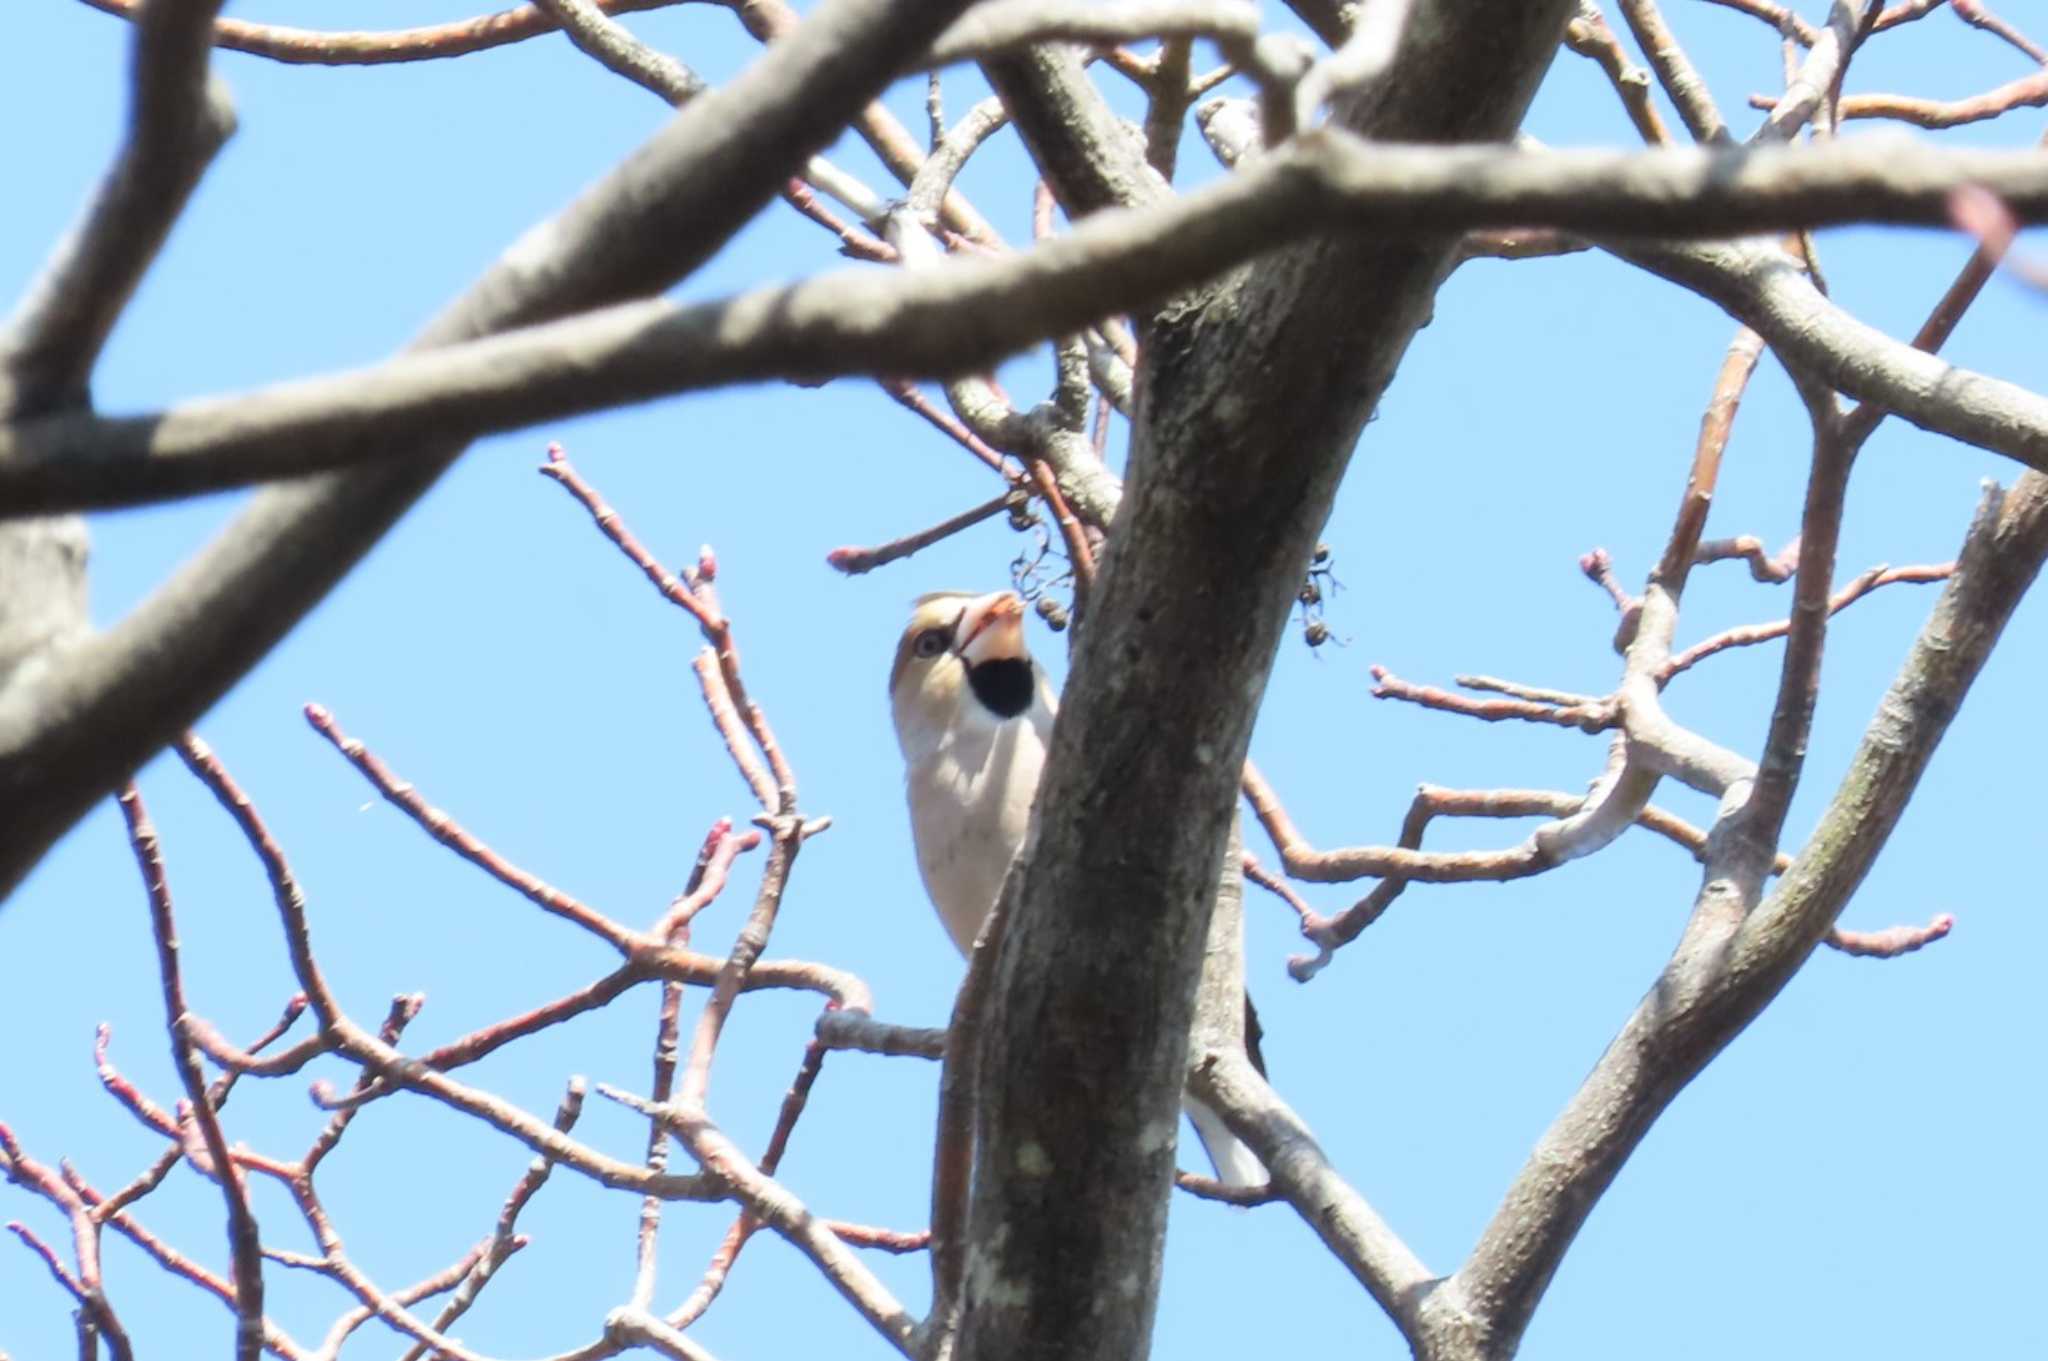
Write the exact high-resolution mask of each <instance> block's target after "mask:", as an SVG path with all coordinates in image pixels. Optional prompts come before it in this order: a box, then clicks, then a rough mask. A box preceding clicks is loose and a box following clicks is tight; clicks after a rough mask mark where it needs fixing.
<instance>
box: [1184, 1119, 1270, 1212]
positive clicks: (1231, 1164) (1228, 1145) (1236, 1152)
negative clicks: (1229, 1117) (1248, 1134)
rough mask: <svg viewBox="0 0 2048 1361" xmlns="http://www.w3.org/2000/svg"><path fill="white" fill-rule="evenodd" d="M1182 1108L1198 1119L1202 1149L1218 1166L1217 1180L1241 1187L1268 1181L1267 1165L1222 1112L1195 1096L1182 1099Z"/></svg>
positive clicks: (1260, 1184) (1213, 1163) (1261, 1184)
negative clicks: (1234, 1130) (1211, 1107)
mask: <svg viewBox="0 0 2048 1361" xmlns="http://www.w3.org/2000/svg"><path fill="white" fill-rule="evenodd" d="M1182 1109H1184V1110H1186V1111H1187V1113H1188V1119H1190V1120H1192V1121H1193V1122H1194V1125H1195V1133H1196V1134H1198V1135H1200V1136H1201V1139H1202V1151H1203V1152H1204V1153H1207V1154H1208V1155H1209V1161H1210V1163H1211V1164H1212V1165H1214V1167H1215V1168H1216V1180H1218V1181H1220V1182H1222V1183H1223V1184H1224V1185H1225V1186H1234V1187H1237V1188H1239V1189H1243V1188H1246V1187H1252V1186H1264V1185H1265V1184H1266V1182H1267V1180H1268V1178H1267V1174H1266V1165H1265V1164H1264V1163H1262V1162H1260V1161H1259V1157H1258V1155H1257V1154H1256V1153H1254V1152H1252V1151H1251V1149H1250V1148H1248V1147H1247V1146H1246V1145H1245V1142H1244V1140H1242V1139H1240V1138H1238V1137H1237V1136H1236V1135H1235V1134H1232V1133H1231V1132H1230V1126H1228V1125H1226V1124H1224V1123H1223V1117H1222V1116H1220V1115H1218V1114H1217V1113H1216V1112H1215V1111H1212V1110H1210V1109H1209V1108H1208V1107H1207V1106H1205V1105H1203V1104H1202V1103H1201V1102H1199V1101H1197V1100H1195V1099H1194V1098H1193V1097H1192V1096H1191V1097H1188V1098H1186V1100H1184V1101H1183V1102H1182Z"/></svg>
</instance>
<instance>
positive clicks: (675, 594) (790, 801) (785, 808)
mask: <svg viewBox="0 0 2048 1361" xmlns="http://www.w3.org/2000/svg"><path fill="white" fill-rule="evenodd" d="M541 472H542V474H543V475H545V476H547V477H549V478H551V479H553V480H554V481H555V482H557V483H559V484H560V485H561V486H562V487H563V488H564V489H565V490H567V491H568V493H569V494H570V495H571V496H573V497H575V498H576V500H577V501H579V502H580V503H581V504H582V505H583V508H584V509H585V510H587V511H589V512H590V517H591V519H592V520H594V521H595V522H596V524H597V527H598V529H599V530H601V531H602V532H603V533H604V536H605V537H606V538H608V539H610V540H611V541H612V542H613V543H614V544H615V545H617V546H618V549H619V551H620V552H622V553H624V554H625V555H626V557H627V558H628V559H630V560H631V561H632V562H633V564H634V565H635V566H637V567H638V568H639V569H640V571H641V573H642V574H643V575H645V576H646V578H647V579H648V581H650V582H652V583H653V585H654V588H655V589H656V590H658V591H660V592H661V594H662V597H663V598H664V599H666V600H667V601H668V602H669V603H670V604H672V605H675V606H676V607H677V608H679V609H681V610H683V611H684V612H685V613H687V614H689V615H690V617H691V618H693V619H695V620H696V621H697V627H698V628H699V629H700V630H701V631H702V632H703V634H704V640H705V641H706V642H707V643H709V644H710V645H711V652H712V655H713V656H714V657H715V658H716V659H717V663H718V673H719V677H720V679H721V680H722V682H723V684H724V688H725V690H726V691H727V692H729V694H730V696H731V701H732V704H733V707H734V709H735V711H736V712H737V714H738V717H739V719H740V721H741V722H742V723H743V724H744V725H745V728H746V731H747V734H748V735H749V737H751V738H752V741H753V745H754V746H755V747H757V748H759V750H760V754H761V757H762V758H763V759H765V760H766V761H767V763H768V770H769V771H770V772H772V773H773V779H772V780H770V779H768V778H767V777H765V776H764V775H763V774H762V773H761V771H760V770H759V767H758V766H756V765H754V764H753V763H752V762H750V761H748V760H745V759H742V757H741V752H742V750H744V744H741V746H740V747H735V748H734V750H733V759H734V760H735V761H737V762H738V763H739V765H740V772H741V774H742V775H743V776H744V777H745V778H746V780H747V783H748V785H749V786H750V787H751V788H752V789H753V791H754V797H755V798H756V799H758V800H759V801H760V804H761V809H762V811H763V812H766V813H771V814H778V815H787V814H791V813H793V812H795V810H796V775H795V774H794V772H792V771H791V770H790V768H789V763H788V762H787V761H786V760H784V759H783V755H782V748H781V746H780V745H779V744H778V743H777V742H776V740H775V733H774V730H773V729H771V728H770V727H769V726H768V718H767V715H765V714H764V713H763V712H762V711H761V706H760V705H758V704H756V703H754V702H753V700H752V699H751V698H749V696H748V694H747V687H746V682H745V681H744V680H743V679H742V678H741V676H740V659H739V648H738V646H737V644H735V642H734V641H733V636H732V624H731V621H729V620H728V619H727V618H726V617H725V611H724V610H722V609H721V608H719V604H718V594H717V590H716V588H715V586H714V585H713V583H714V582H715V581H716V580H717V578H718V559H717V558H716V557H715V556H713V554H712V552H711V549H710V548H709V547H706V548H704V549H702V550H701V551H700V552H699V554H698V557H697V565H696V566H695V567H693V568H692V567H686V568H684V569H683V573H682V575H681V576H680V577H678V576H676V575H675V574H674V573H671V572H670V571H669V570H668V569H667V568H665V567H663V566H662V565H661V564H660V563H659V562H657V561H655V558H654V555H653V554H651V553H649V552H648V551H647V549H646V548H644V547H643V546H642V545H641V543H640V541H639V540H638V539H637V538H635V537H634V536H633V532H632V531H631V530H629V529H627V528H626V524H625V521H624V520H622V519H621V518H620V517H619V513H618V512H617V511H615V510H613V509H612V508H611V507H610V506H609V505H607V504H605V501H604V498H603V497H601V496H599V495H598V493H597V489H596V488H594V487H592V486H591V485H590V484H589V483H588V482H586V481H584V480H583V478H582V476H581V475H580V474H578V473H577V471H576V469H575V467H574V466H573V465H571V464H570V462H569V459H568V457H567V455H565V454H564V453H563V452H562V446H561V445H559V444H551V445H549V446H548V461H547V462H546V463H544V464H542V465H541ZM706 698H707V699H709V698H710V695H709V694H708V693H707V696H706ZM715 716H716V715H715V713H714V717H715ZM731 745H732V744H731V742H730V740H728V746H731Z"/></svg>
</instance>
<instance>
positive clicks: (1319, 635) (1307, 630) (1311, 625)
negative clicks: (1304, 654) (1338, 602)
mask: <svg viewBox="0 0 2048 1361" xmlns="http://www.w3.org/2000/svg"><path fill="white" fill-rule="evenodd" d="M1301 636H1302V638H1303V639H1305V640H1306V641H1307V643H1308V645H1309V646H1310V647H1321V646H1322V645H1323V644H1324V643H1327V642H1329V641H1330V626H1329V625H1328V624H1325V623H1324V622H1323V621H1322V620H1320V619H1311V620H1308V621H1307V622H1306V623H1304V624H1303V625H1302V626H1301Z"/></svg>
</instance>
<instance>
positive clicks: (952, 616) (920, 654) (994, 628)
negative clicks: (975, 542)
mask: <svg viewBox="0 0 2048 1361" xmlns="http://www.w3.org/2000/svg"><path fill="white" fill-rule="evenodd" d="M1037 694H1038V675H1037V671H1036V669H1035V668H1034V666H1033V665H1032V661H1031V651H1030V649H1029V648H1027V647H1026V646H1025V644H1024V602H1023V600H1022V599H1021V598H1019V597H1018V595H1017V593H1016V592H1015V591H997V592H995V593H994V594H991V595H982V596H973V595H967V594H965V593H963V592H958V591H946V592H941V593H939V594H936V595H928V596H923V597H921V598H920V599H919V600H918V602H917V605H916V608H914V609H913V610H912V611H911V614H910V624H909V626H908V627H907V628H905V629H904V630H903V637H902V638H901V639H900V640H899V641H898V642H897V644H896V661H895V664H894V665H893V666H892V667H890V669H889V702H890V705H891V707H892V708H893V710H894V711H895V717H896V737H897V740H898V741H899V742H901V743H902V745H903V750H904V754H905V755H906V756H909V755H911V754H912V753H913V752H914V751H916V750H920V749H923V748H925V747H926V746H928V745H929V744H930V743H931V741H932V740H933V739H934V738H935V737H936V736H937V735H938V734H941V733H944V732H946V731H949V730H951V729H953V728H955V727H957V726H958V725H960V724H963V723H968V724H977V725H987V726H991V727H992V726H994V725H997V724H1000V723H1002V722H1004V721H1006V720H1008V719H1012V718H1016V717H1018V716H1019V715H1021V714H1023V713H1025V712H1026V711H1027V710H1029V709H1030V708H1031V706H1032V703H1033V701H1034V700H1035V699H1036V697H1037Z"/></svg>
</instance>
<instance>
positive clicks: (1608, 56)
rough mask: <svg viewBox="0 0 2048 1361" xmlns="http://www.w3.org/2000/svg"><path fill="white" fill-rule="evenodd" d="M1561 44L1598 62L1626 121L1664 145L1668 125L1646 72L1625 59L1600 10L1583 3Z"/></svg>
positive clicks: (1646, 138) (1667, 139)
mask: <svg viewBox="0 0 2048 1361" xmlns="http://www.w3.org/2000/svg"><path fill="white" fill-rule="evenodd" d="M1564 45H1565V46H1566V47H1568V48H1570V49H1571V50H1572V51H1574V52H1576V53H1578V54H1579V55H1580V56H1582V57H1586V58H1589V59H1591V60H1592V61H1594V62H1596V63H1598V64H1599V67H1600V69H1601V70H1602V71H1605V72H1606V73H1607V82H1608V84H1610V85H1612V86H1613V87H1614V93H1615V94H1616V95H1618V96H1619V97H1620V99H1621V104H1622V107H1623V108H1624V109H1626V110H1627V111H1628V116H1629V121H1630V122H1632V123H1634V124H1635V125H1636V131H1637V132H1638V133H1639V134H1641V136H1642V139H1643V140H1644V141H1645V142H1647V143H1649V144H1650V145H1651V146H1665V145H1668V144H1669V143H1670V141H1671V129H1669V128H1667V127H1665V126H1664V115H1662V114H1660V113H1659V112H1657V105H1656V103H1655V101H1653V100H1652V99H1651V98H1650V77H1649V73H1648V72H1646V71H1644V70H1643V69H1642V68H1641V67H1640V66H1637V65H1636V64H1635V63H1634V62H1632V61H1630V60H1629V59H1628V53H1627V51H1626V50H1625V49H1623V47H1622V45H1621V40H1620V39H1619V38H1617V37H1615V36H1614V30H1613V29H1611V28H1609V27H1608V26H1607V21H1606V20H1605V19H1603V18H1602V17H1601V16H1600V11H1599V10H1597V9H1594V8H1591V7H1590V6H1588V7H1583V8H1581V9H1580V11H1579V13H1578V14H1577V15H1575V16H1574V17H1573V18H1572V20H1571V22H1570V23H1567V24H1566V25H1565V28H1564Z"/></svg>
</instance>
